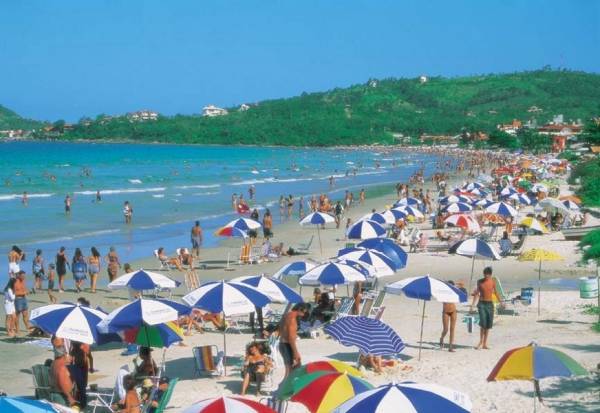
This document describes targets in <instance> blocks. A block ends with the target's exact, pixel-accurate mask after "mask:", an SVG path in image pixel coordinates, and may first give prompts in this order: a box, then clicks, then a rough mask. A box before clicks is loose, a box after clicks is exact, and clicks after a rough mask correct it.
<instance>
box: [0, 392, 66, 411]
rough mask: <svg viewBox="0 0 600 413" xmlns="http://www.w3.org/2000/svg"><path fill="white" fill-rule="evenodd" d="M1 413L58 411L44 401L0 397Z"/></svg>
mask: <svg viewBox="0 0 600 413" xmlns="http://www.w3.org/2000/svg"><path fill="white" fill-rule="evenodd" d="M0 412H2V413H58V410H57V409H56V408H55V407H53V406H52V404H50V403H49V402H47V401H46V400H33V399H26V398H24V397H7V396H0Z"/></svg>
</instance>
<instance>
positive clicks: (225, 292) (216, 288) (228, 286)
mask: <svg viewBox="0 0 600 413" xmlns="http://www.w3.org/2000/svg"><path fill="white" fill-rule="evenodd" d="M183 301H184V302H185V303H186V304H188V305H189V306H192V307H197V308H200V309H201V310H205V311H208V312H210V313H214V314H220V313H223V315H225V316H232V315H238V314H249V313H253V312H254V311H255V310H256V307H258V308H262V307H264V306H265V305H267V304H269V303H270V302H271V299H270V298H269V297H268V296H267V295H266V294H263V293H262V292H260V291H258V289H256V288H254V287H252V286H250V285H248V284H244V283H238V282H231V281H211V282H207V283H204V284H202V285H201V286H200V288H197V289H195V290H194V291H192V292H190V293H188V294H186V295H185V296H183ZM225 333H226V329H223V353H224V354H225V357H226V356H227V339H226V334H225ZM223 365H224V371H225V375H227V367H226V363H223Z"/></svg>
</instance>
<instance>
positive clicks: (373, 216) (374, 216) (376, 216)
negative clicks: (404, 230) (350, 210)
mask: <svg viewBox="0 0 600 413" xmlns="http://www.w3.org/2000/svg"><path fill="white" fill-rule="evenodd" d="M388 219H389V220H391V222H390V221H388ZM365 220H369V221H375V222H377V223H378V224H379V225H388V224H395V223H396V219H395V217H394V216H393V214H388V215H387V218H386V217H385V216H383V215H382V214H380V213H379V212H371V213H370V214H367V215H363V217H362V218H361V219H359V221H365Z"/></svg>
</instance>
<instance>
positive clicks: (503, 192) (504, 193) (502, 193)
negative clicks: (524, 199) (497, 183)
mask: <svg viewBox="0 0 600 413" xmlns="http://www.w3.org/2000/svg"><path fill="white" fill-rule="evenodd" d="M518 193H519V191H517V190H516V189H515V188H514V187H512V186H506V187H504V188H502V190H501V191H500V196H502V197H505V198H508V197H509V196H511V195H514V194H518Z"/></svg>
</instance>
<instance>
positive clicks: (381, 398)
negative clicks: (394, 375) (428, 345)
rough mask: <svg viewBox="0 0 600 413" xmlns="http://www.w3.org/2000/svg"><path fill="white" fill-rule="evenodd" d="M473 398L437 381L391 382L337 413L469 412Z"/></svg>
mask: <svg viewBox="0 0 600 413" xmlns="http://www.w3.org/2000/svg"><path fill="white" fill-rule="evenodd" d="M471 408H472V403H471V399H470V398H469V396H468V395H466V394H464V393H460V392H457V391H455V390H452V389H449V388H447V387H442V386H438V385H437V384H424V383H413V382H402V383H389V384H384V385H382V386H379V387H376V388H374V389H372V390H367V391H365V392H362V393H360V394H358V395H356V396H354V397H353V398H352V399H350V400H348V401H346V402H344V403H343V404H341V405H340V406H338V407H337V408H336V409H335V410H333V413H388V412H411V413H440V412H444V413H469V412H470V411H471Z"/></svg>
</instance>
